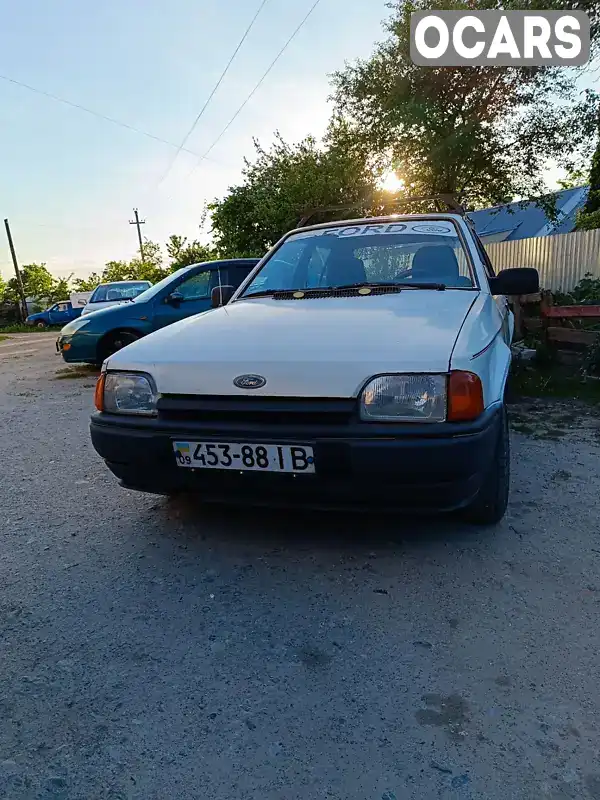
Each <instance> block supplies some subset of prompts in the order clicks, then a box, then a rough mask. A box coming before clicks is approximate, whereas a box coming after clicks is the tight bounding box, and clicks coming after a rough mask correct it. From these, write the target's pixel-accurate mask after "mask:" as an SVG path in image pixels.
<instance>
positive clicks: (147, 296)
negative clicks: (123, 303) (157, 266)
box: [134, 267, 190, 303]
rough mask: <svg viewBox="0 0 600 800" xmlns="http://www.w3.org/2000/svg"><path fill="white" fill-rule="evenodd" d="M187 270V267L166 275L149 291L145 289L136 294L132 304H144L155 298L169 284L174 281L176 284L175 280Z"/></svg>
mask: <svg viewBox="0 0 600 800" xmlns="http://www.w3.org/2000/svg"><path fill="white" fill-rule="evenodd" d="M189 269H190V268H189V267H181V269H178V270H175V272H172V273H171V274H170V275H167V277H166V278H163V279H162V280H161V281H159V282H158V283H155V284H154V285H153V286H151V287H150V288H149V289H146V291H145V292H142V293H141V294H138V296H137V297H136V298H135V301H134V302H136V303H145V302H146V301H147V300H152V298H153V297H156V295H157V294H158V293H159V292H161V291H162V290H163V289H164V288H165V286H169V284H171V283H173V282H174V281H175V282H178V281H177V280H176V279H177V278H178V277H180V276H181V275H184V274H185V273H186V272H187V271H188V270H189Z"/></svg>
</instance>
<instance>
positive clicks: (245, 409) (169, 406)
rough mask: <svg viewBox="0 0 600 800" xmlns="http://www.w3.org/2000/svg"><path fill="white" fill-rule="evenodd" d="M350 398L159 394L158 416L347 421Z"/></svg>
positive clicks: (280, 422) (252, 421) (209, 419)
mask: <svg viewBox="0 0 600 800" xmlns="http://www.w3.org/2000/svg"><path fill="white" fill-rule="evenodd" d="M355 408H356V401H355V400H353V399H337V398H324V399H317V400H315V399H312V398H304V397H246V396H244V397H227V396H224V397H220V396H206V395H205V396H197V395H172V394H170V395H162V396H161V398H160V399H159V401H158V417H159V419H162V420H168V421H170V422H207V423H217V424H218V423H226V424H227V423H232V424H234V423H237V424H240V423H242V424H243V423H250V424H265V425H269V426H272V425H281V426H283V425H292V426H293V425H316V426H318V425H348V424H349V423H350V422H351V421H352V419H353V417H354V413H355Z"/></svg>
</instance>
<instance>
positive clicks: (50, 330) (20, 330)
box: [0, 325, 61, 334]
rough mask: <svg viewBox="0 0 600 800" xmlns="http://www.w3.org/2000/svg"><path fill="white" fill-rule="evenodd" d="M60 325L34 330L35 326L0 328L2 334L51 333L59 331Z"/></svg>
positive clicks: (7, 326)
mask: <svg viewBox="0 0 600 800" xmlns="http://www.w3.org/2000/svg"><path fill="white" fill-rule="evenodd" d="M60 329H61V326H60V325H49V326H48V327H47V328H36V327H35V325H6V326H5V327H4V328H0V331H2V333H3V334H4V333H53V332H54V331H59V330H60Z"/></svg>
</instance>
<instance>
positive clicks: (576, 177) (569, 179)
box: [557, 167, 587, 189]
mask: <svg viewBox="0 0 600 800" xmlns="http://www.w3.org/2000/svg"><path fill="white" fill-rule="evenodd" d="M586 181H587V171H586V170H585V169H584V168H583V167H576V168H575V169H573V170H571V172H568V173H567V174H566V175H565V177H564V178H561V180H559V181H557V183H558V185H559V187H560V188H561V189H576V188H577V187H578V186H584V185H585V183H586Z"/></svg>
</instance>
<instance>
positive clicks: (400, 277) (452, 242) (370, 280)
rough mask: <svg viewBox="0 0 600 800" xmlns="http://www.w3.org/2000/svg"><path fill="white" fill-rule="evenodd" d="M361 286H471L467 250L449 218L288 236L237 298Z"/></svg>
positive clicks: (448, 287) (320, 230)
mask: <svg viewBox="0 0 600 800" xmlns="http://www.w3.org/2000/svg"><path fill="white" fill-rule="evenodd" d="M357 284H358V285H362V284H368V285H371V284H374V285H377V284H385V285H389V284H394V285H404V286H407V287H410V286H412V287H413V288H447V289H473V288H474V287H475V284H474V281H473V276H472V271H471V268H470V265H469V261H468V258H467V254H466V252H465V250H464V247H463V245H462V242H461V240H460V238H459V236H458V231H457V229H456V227H455V226H454V224H453V223H452V222H451V221H450V220H448V221H447V220H432V221H431V222H427V221H407V222H402V223H401V222H393V223H379V224H372V225H369V224H360V225H349V226H346V227H343V226H340V225H338V226H336V227H331V228H322V229H318V230H312V231H303V232H299V233H296V234H293V235H292V236H290V238H289V239H286V241H285V242H284V243H283V244H282V245H281V247H280V248H278V250H276V251H275V253H274V254H273V255H272V256H271V258H270V259H269V260H268V261H267V262H266V263H265V264H264V266H263V268H262V269H261V270H260V272H259V273H258V274H257V275H256V276H255V277H254V280H253V281H252V282H251V283H250V284H249V285H248V286H247V287H246V288H245V290H244V292H243V295H242V296H248V295H251V294H256V293H262V292H265V293H270V292H276V291H286V290H293V289H298V290H307V289H322V290H323V289H331V288H336V287H340V286H345V287H347V286H354V285H357Z"/></svg>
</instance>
